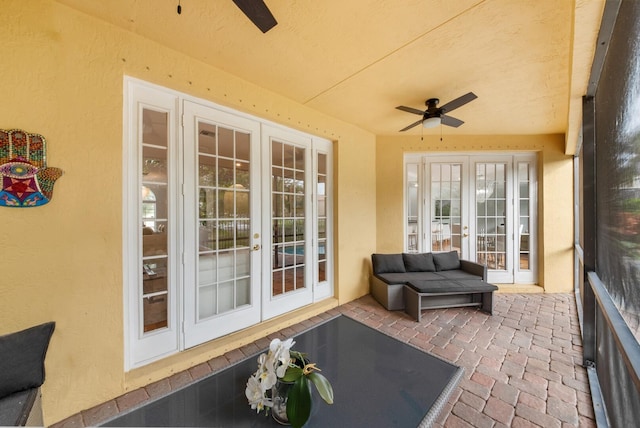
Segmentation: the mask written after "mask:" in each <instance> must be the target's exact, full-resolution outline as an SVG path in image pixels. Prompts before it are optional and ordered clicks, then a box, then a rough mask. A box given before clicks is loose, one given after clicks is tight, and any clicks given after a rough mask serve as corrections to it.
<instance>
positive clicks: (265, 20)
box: [233, 0, 278, 33]
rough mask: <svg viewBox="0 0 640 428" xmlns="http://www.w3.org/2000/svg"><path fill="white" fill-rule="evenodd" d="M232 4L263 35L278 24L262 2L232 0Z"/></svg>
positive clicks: (258, 0)
mask: <svg viewBox="0 0 640 428" xmlns="http://www.w3.org/2000/svg"><path fill="white" fill-rule="evenodd" d="M233 2H234V3H235V4H236V6H238V7H239V8H240V10H241V11H242V12H243V13H244V14H245V15H247V18H249V19H250V20H251V22H253V23H254V24H255V25H256V27H258V28H259V29H260V31H262V32H263V33H266V32H267V31H269V30H271V29H272V28H273V27H275V26H276V24H277V23H278V21H276V19H275V18H274V17H273V15H272V14H271V11H270V10H269V8H268V7H267V5H266V4H265V3H264V1H262V0H233Z"/></svg>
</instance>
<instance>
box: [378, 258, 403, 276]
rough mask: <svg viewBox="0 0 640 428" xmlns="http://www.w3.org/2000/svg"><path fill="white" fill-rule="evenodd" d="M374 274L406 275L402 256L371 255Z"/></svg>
mask: <svg viewBox="0 0 640 428" xmlns="http://www.w3.org/2000/svg"><path fill="white" fill-rule="evenodd" d="M371 264H372V265H373V273H374V274H376V275H377V274H380V273H404V272H406V270H405V268H404V261H403V260H402V254H371Z"/></svg>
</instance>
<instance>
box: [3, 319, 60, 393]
mask: <svg viewBox="0 0 640 428" xmlns="http://www.w3.org/2000/svg"><path fill="white" fill-rule="evenodd" d="M54 328H55V323H52V322H49V323H46V324H41V325H38V326H35V327H31V328H28V329H26V330H22V331H18V332H16V333H10V334H6V335H4V336H0V398H2V397H6V396H8V395H11V394H13V393H15V392H18V391H24V390H27V389H31V388H37V387H39V386H40V385H42V384H43V382H44V357H45V355H46V353H47V348H48V347H49V340H50V339H51V334H52V333H53V329H54Z"/></svg>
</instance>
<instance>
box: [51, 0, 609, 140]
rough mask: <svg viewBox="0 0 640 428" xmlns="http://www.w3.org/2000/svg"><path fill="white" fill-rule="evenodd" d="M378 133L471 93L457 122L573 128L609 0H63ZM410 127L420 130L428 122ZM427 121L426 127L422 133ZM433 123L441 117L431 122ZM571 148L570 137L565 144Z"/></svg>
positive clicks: (479, 126)
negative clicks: (256, 7) (261, 9)
mask: <svg viewBox="0 0 640 428" xmlns="http://www.w3.org/2000/svg"><path fill="white" fill-rule="evenodd" d="M57 1H58V2H59V3H62V4H65V5H68V6H70V7H73V8H75V9H78V10H80V11H83V12H85V13H87V14H89V15H92V16H95V17H98V18H100V19H103V20H105V21H108V22H110V23H112V24H114V25H116V26H119V27H122V28H125V29H128V30H130V31H132V32H134V33H137V34H140V35H142V36H144V37H147V38H149V39H152V40H155V41H157V42H159V43H161V44H162V45H165V46H167V47H170V48H172V49H176V50H179V51H182V52H184V53H186V54H188V55H190V56H192V57H194V58H197V59H199V60H201V61H203V62H206V63H208V64H211V65H213V66H215V67H217V68H220V69H223V70H225V71H227V72H229V73H231V74H233V75H235V76H238V77H240V78H242V79H244V80H247V81H250V82H253V83H255V84H257V85H259V86H261V87H264V88H266V89H269V90H272V91H274V92H277V93H279V94H281V95H284V96H286V97H288V98H291V99H293V100H295V101H298V102H300V103H302V104H305V105H307V106H309V107H311V108H314V109H316V110H319V111H321V112H324V113H326V114H328V115H330V116H333V117H337V118H340V119H341V120H344V121H346V122H349V123H352V124H355V125H357V126H359V127H361V128H363V129H366V130H369V131H371V132H373V133H375V134H377V135H400V133H399V132H398V130H399V129H401V128H403V127H404V126H406V125H408V124H410V123H412V122H414V121H415V120H417V119H419V116H415V115H412V114H410V113H406V112H402V111H399V110H396V109H395V107H396V106H398V105H406V106H409V107H414V108H418V109H424V108H425V107H424V102H425V100H426V99H427V98H432V97H433V98H439V99H440V100H441V104H444V103H446V102H448V101H450V100H451V99H454V98H456V97H458V96H460V95H463V94H465V93H467V92H470V91H472V92H474V93H475V94H476V95H477V96H478V99H476V100H475V101H472V102H471V103H469V104H467V105H465V106H463V107H461V108H460V109H458V110H456V111H454V112H452V113H451V116H454V117H457V118H459V119H461V120H464V121H465V122H466V123H465V124H464V125H462V126H461V127H460V128H456V129H454V128H449V127H445V129H443V132H446V133H449V134H454V133H457V134H472V135H480V134H491V135H495V134H498V135H499V134H568V135H569V137H568V138H569V140H575V139H576V138H577V137H576V135H577V127H578V126H579V119H580V117H581V112H580V102H579V100H580V97H581V96H582V95H583V94H584V93H585V91H586V85H587V79H588V76H589V72H590V66H591V61H592V57H593V50H594V46H595V41H596V37H597V31H598V28H599V25H600V19H601V16H602V10H603V7H604V0H455V1H451V0H401V1H399V0H321V1H318V0H316V1H312V0H265V2H266V4H267V5H268V7H269V8H270V10H271V12H272V13H273V15H274V16H275V18H276V19H277V21H278V25H276V26H275V27H274V28H273V29H271V30H270V31H269V32H267V33H265V34H263V33H262V32H260V31H259V30H258V29H257V28H256V27H255V26H254V25H253V24H252V23H251V21H249V19H247V18H246V16H245V15H244V14H243V13H242V12H241V11H240V10H239V9H238V8H237V7H236V5H235V4H234V3H233V2H232V0H181V5H182V14H181V15H178V14H177V13H176V6H177V5H178V0H108V1H105V0H57ZM407 132H408V133H416V134H418V133H420V132H421V131H420V127H416V128H413V129H412V130H410V131H407ZM425 132H426V131H425ZM429 132H431V133H439V132H440V129H439V128H437V129H435V130H430V131H429ZM567 145H568V148H567V151H568V152H571V147H572V146H575V141H569V142H568V144H567Z"/></svg>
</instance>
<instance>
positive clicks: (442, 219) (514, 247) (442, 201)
mask: <svg viewBox="0 0 640 428" xmlns="http://www.w3.org/2000/svg"><path fill="white" fill-rule="evenodd" d="M413 165H415V164H413ZM422 165H423V171H424V172H423V173H422V177H423V179H422V180H420V182H422V183H423V184H422V185H421V186H416V185H415V183H417V182H418V179H417V177H416V173H415V171H417V169H416V168H415V167H413V166H412V164H411V163H408V164H407V168H406V170H407V172H408V174H409V173H411V179H410V177H409V175H408V177H407V184H408V187H407V188H408V192H407V195H408V198H410V197H411V195H413V194H416V195H418V194H419V193H418V192H417V191H416V187H417V188H420V187H421V188H422V190H423V191H422V196H423V198H424V199H423V200H424V207H423V216H422V217H420V218H422V219H423V221H422V222H421V224H416V223H417V222H416V221H415V220H412V219H413V218H418V217H419V215H417V212H416V209H415V208H414V207H413V204H415V201H414V202H411V201H408V207H407V212H408V213H409V217H408V221H407V245H406V246H407V251H412V250H413V251H415V250H416V247H417V245H416V244H417V242H416V229H417V228H419V229H420V230H423V231H424V233H422V238H423V239H422V241H421V242H420V243H419V244H420V247H421V248H423V249H425V250H426V251H433V252H439V251H453V250H455V251H458V253H459V254H460V257H461V258H464V259H468V260H474V261H477V262H479V263H482V264H486V265H487V268H488V280H489V281H490V282H495V283H535V282H536V279H537V278H536V270H535V266H536V263H535V259H536V251H535V239H533V237H535V231H536V217H535V213H536V203H537V201H536V198H535V196H536V192H535V190H536V177H535V156H534V155H517V156H504V155H491V156H484V155H482V156H481V155H478V156H429V157H428V158H424V160H423V162H422ZM418 197H419V196H416V198H418ZM412 214H413V215H412ZM412 222H413V223H412Z"/></svg>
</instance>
